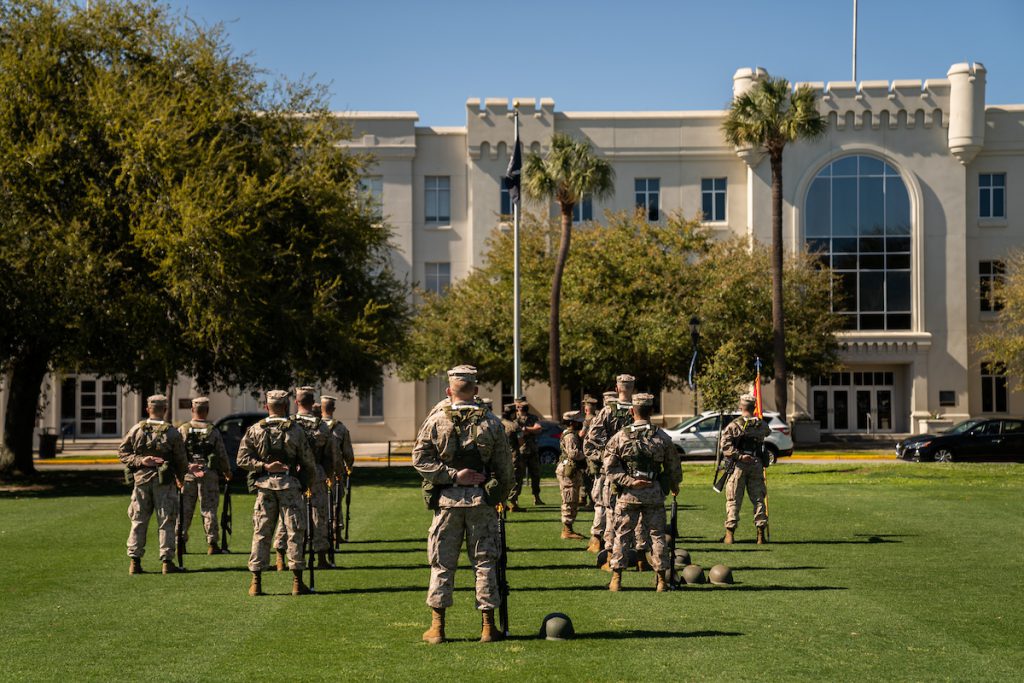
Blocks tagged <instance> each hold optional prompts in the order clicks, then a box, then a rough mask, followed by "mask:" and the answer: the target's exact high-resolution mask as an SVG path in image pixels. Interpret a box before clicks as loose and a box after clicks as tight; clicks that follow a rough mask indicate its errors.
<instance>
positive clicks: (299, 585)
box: [292, 569, 313, 595]
mask: <svg viewBox="0 0 1024 683" xmlns="http://www.w3.org/2000/svg"><path fill="white" fill-rule="evenodd" d="M312 592H313V591H311V590H309V586H307V585H306V584H305V583H303V582H302V570H301V569H293V570H292V595H309V594H310V593H312Z"/></svg>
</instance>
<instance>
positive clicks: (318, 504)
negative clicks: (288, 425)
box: [274, 387, 340, 571]
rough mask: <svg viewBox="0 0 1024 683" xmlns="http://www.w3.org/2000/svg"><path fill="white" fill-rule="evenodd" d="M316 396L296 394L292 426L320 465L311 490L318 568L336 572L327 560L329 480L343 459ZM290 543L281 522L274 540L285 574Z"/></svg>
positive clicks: (306, 389) (279, 566)
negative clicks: (317, 409)
mask: <svg viewBox="0 0 1024 683" xmlns="http://www.w3.org/2000/svg"><path fill="white" fill-rule="evenodd" d="M315 396H316V389H314V388H313V387H299V388H298V389H296V390H295V415H293V416H292V422H294V423H295V424H297V425H299V426H300V427H302V429H303V430H304V431H305V432H306V439H307V440H308V441H309V447H310V450H312V452H313V460H314V462H316V474H315V475H314V477H313V483H312V485H311V486H310V492H311V493H312V496H313V499H312V503H313V550H315V551H316V557H317V560H316V568H317V569H333V568H334V565H333V564H331V561H330V560H329V559H328V558H327V551H328V550H329V549H330V547H331V542H330V529H328V528H327V527H328V524H327V522H328V514H327V512H328V511H327V506H328V505H329V504H330V498H329V497H328V496H327V478H328V477H331V478H333V477H334V476H335V475H336V474H337V470H338V462H339V461H340V457H339V456H338V442H337V441H335V440H334V437H332V436H331V430H330V429H328V427H327V425H326V424H324V422H323V420H321V419H320V418H319V417H317V416H316V414H315V413H314V412H313V407H314V406H313V404H314V403H315V401H314V398H315ZM286 543H287V540H286V537H285V529H284V525H283V524H281V522H280V521H279V522H278V525H277V535H276V536H275V537H274V547H275V548H277V570H278V571H284V566H285V547H286Z"/></svg>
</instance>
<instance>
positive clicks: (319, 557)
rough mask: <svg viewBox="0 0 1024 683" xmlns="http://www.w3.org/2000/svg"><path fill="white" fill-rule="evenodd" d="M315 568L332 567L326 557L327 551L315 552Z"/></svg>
mask: <svg viewBox="0 0 1024 683" xmlns="http://www.w3.org/2000/svg"><path fill="white" fill-rule="evenodd" d="M316 568H317V569H334V565H333V564H331V561H330V560H328V559H327V551H326V550H321V551H319V552H317V554H316Z"/></svg>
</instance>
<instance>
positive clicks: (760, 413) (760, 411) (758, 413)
mask: <svg viewBox="0 0 1024 683" xmlns="http://www.w3.org/2000/svg"><path fill="white" fill-rule="evenodd" d="M754 368H756V370H757V376H756V377H754V416H755V417H757V418H759V419H764V405H763V404H762V402H761V359H760V358H758V359H756V360H755V361H754Z"/></svg>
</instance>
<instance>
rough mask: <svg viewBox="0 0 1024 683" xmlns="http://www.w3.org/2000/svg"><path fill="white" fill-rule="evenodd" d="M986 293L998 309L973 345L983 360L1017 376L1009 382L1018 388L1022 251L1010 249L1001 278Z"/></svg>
mask: <svg viewBox="0 0 1024 683" xmlns="http://www.w3.org/2000/svg"><path fill="white" fill-rule="evenodd" d="M986 294H988V296H990V297H991V300H992V301H993V302H998V303H1000V304H1001V305H1002V310H1000V311H999V317H998V318H996V320H995V322H994V323H993V325H992V326H991V327H990V328H988V329H986V330H985V331H983V332H982V333H981V334H979V335H978V336H977V338H976V339H975V347H976V348H977V350H978V351H979V352H980V353H981V354H982V355H983V356H984V357H983V359H982V360H983V362H986V363H992V364H994V365H995V366H996V367H999V368H1001V369H1002V370H1003V371H1004V372H1006V374H1007V375H1009V376H1010V377H1015V378H1018V379H1017V381H1016V382H1013V383H1012V384H1011V386H1012V387H1013V388H1014V389H1015V390H1017V391H1020V390H1021V389H1022V388H1024V383H1022V382H1021V381H1020V380H1019V378H1020V377H1022V376H1024V251H1020V250H1016V251H1013V252H1011V253H1010V255H1009V257H1008V258H1007V260H1006V275H1005V278H1002V279H999V278H997V279H996V280H995V281H994V282H993V283H992V290H991V291H990V292H986Z"/></svg>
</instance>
